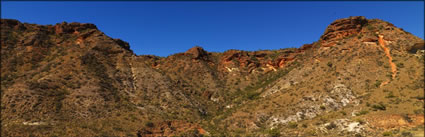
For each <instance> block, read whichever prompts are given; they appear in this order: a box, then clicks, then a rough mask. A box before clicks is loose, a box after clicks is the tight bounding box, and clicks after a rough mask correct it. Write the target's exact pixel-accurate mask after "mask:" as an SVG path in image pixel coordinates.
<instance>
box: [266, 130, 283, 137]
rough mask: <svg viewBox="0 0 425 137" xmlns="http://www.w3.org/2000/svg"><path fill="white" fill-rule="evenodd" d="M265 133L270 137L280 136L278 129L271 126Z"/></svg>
mask: <svg viewBox="0 0 425 137" xmlns="http://www.w3.org/2000/svg"><path fill="white" fill-rule="evenodd" d="M267 134H268V135H269V136H271V137H280V131H279V130H278V129H277V128H273V129H271V130H268V131H267Z"/></svg>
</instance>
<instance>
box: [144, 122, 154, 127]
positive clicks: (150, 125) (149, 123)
mask: <svg viewBox="0 0 425 137" xmlns="http://www.w3.org/2000/svg"><path fill="white" fill-rule="evenodd" d="M145 126H146V127H153V126H154V125H153V123H152V122H151V121H148V122H146V123H145Z"/></svg>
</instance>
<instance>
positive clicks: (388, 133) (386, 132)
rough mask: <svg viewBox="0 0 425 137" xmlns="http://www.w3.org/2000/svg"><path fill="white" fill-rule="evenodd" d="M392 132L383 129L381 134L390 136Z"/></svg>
mask: <svg viewBox="0 0 425 137" xmlns="http://www.w3.org/2000/svg"><path fill="white" fill-rule="evenodd" d="M392 135H393V133H392V132H391V131H385V132H383V133H382V136H392Z"/></svg>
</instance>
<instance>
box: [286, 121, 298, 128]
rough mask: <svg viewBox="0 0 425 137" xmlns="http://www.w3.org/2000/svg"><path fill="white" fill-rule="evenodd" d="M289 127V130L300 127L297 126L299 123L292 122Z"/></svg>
mask: <svg viewBox="0 0 425 137" xmlns="http://www.w3.org/2000/svg"><path fill="white" fill-rule="evenodd" d="M288 127H289V128H297V127H298V124H297V122H293V121H291V122H289V123H288Z"/></svg>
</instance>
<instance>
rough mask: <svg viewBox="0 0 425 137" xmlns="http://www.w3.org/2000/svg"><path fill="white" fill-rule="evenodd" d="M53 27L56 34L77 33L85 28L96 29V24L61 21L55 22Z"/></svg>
mask: <svg viewBox="0 0 425 137" xmlns="http://www.w3.org/2000/svg"><path fill="white" fill-rule="evenodd" d="M54 28H55V32H56V34H57V35H60V34H63V33H79V32H80V31H82V30H85V29H97V27H96V25H94V24H90V23H75V22H73V23H69V24H68V23H67V22H62V23H61V24H56V25H55V26H54Z"/></svg>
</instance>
